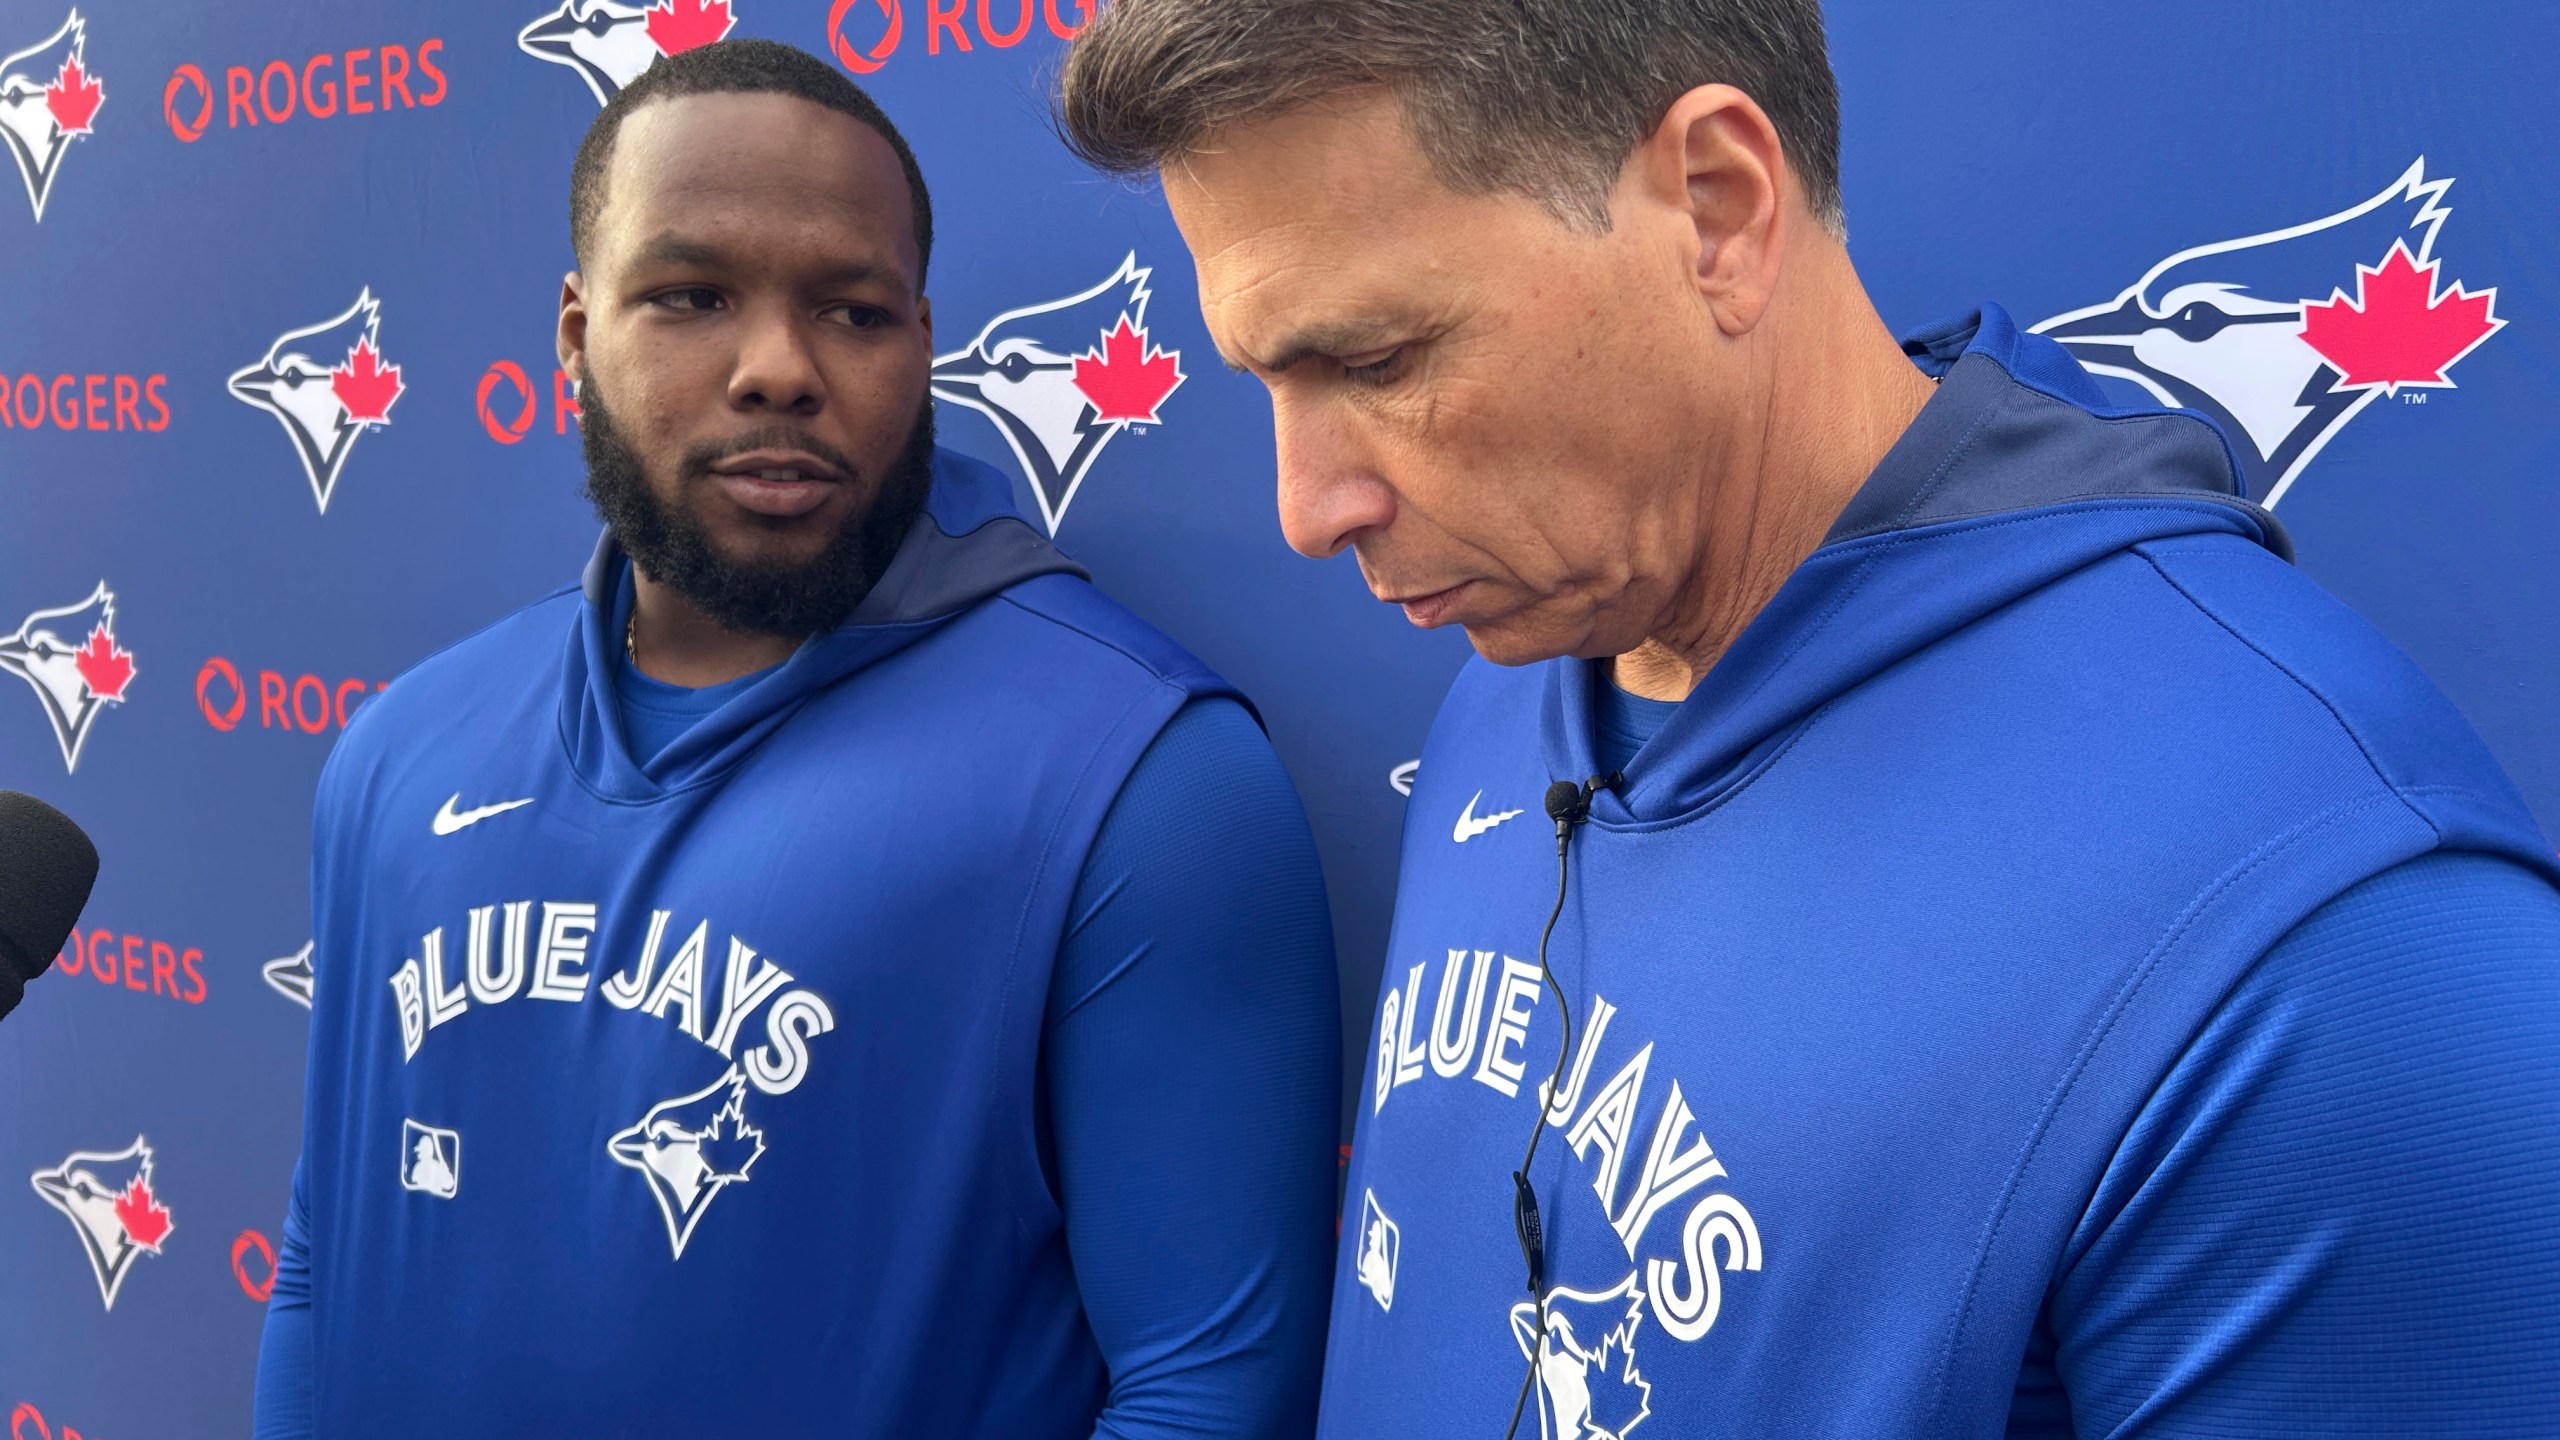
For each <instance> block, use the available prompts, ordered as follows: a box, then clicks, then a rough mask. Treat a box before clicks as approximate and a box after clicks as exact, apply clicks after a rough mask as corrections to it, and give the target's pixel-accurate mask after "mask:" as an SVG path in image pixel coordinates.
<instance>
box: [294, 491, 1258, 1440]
mask: <svg viewBox="0 0 2560 1440" xmlns="http://www.w3.org/2000/svg"><path fill="white" fill-rule="evenodd" d="M626 572H627V565H626V564H625V563H624V562H622V561H621V559H620V557H619V555H618V554H617V553H616V552H614V551H613V550H612V549H611V548H610V547H607V548H606V549H604V550H602V551H600V552H599V556H598V563H597V564H596V565H594V566H592V567H591V568H590V572H589V576H588V584H587V587H586V593H585V594H584V595H583V596H581V595H579V594H577V593H565V594H562V595H559V596H556V597H553V598H552V599H550V600H546V601H544V602H541V603H539V604H536V605H534V606H531V607H529V608H527V609H526V610H524V611H521V612H519V613H518V614H516V615H514V616H512V617H510V618H509V619H507V620H505V621H502V622H500V623H499V624H498V625H496V626H494V627H492V628H491V629H489V630H487V631H484V632H482V633H481V634H480V635H478V636H475V637H473V638H472V639H470V640H467V641H465V642H463V643H462V644H460V645H457V646H455V647H454V648H452V649H450V650H448V651H446V652H444V653H443V654H441V655H438V656H436V657H434V658H432V659H430V660H428V661H427V662H425V663H424V664H422V665H420V666H419V667H418V668H417V669H415V670H413V671H412V672H410V673H409V674H408V675H406V676H404V677H403V678H402V679H401V680H400V681H399V682H398V683H396V684H394V685H393V686H391V687H390V689H389V690H388V691H387V692H386V693H385V694H384V695H383V696H382V697H381V698H380V699H378V700H377V701H375V702H374V704H373V705H371V706H368V707H367V710H366V713H365V714H364V716H363V717H361V718H360V720H359V721H358V723H357V724H355V725H354V726H352V727H350V729H349V731H348V733H347V735H346V737H345V739H344V740H343V741H342V743H341V744H340V746H339V747H338V750H337V752H336V754H335V755H334V756H333V757H332V760H331V762H330V765H329V768H328V770H327V772H326V774H325V776H324V778H323V781H322V786H321V793H320V797H319V802H318V805H317V807H316V821H315V834H314V860H313V871H314V882H313V883H314V892H315V912H316V913H315V926H316V932H317V933H316V936H315V941H316V943H315V948H314V954H315V957H316V962H317V963H316V967H315V968H316V970H317V975H318V983H317V985H316V987H315V992H314V997H313V1001H314V1013H313V1027H312V1046H311V1062H310V1065H311V1076H312V1080H311V1084H310V1086H309V1092H308V1098H307V1111H306V1125H305V1136H304V1158H303V1174H302V1182H303V1185H304V1189H305V1195H306V1200H307V1210H308V1223H309V1226H310V1233H311V1246H310V1249H311V1255H312V1265H311V1274H310V1289H311V1301H310V1303H311V1310H312V1313H313V1315H314V1317H315V1320H316V1323H315V1324H314V1325H313V1326H312V1327H311V1334H312V1344H313V1346H314V1350H315V1354H314V1357H313V1364H312V1367H311V1368H312V1373H313V1375H314V1377H315V1385H314V1391H313V1402H312V1414H313V1416H314V1419H315V1422H316V1424H315V1429H316V1432H317V1433H320V1434H340V1433H347V1434H355V1433H363V1434H372V1435H393V1434H428V1433H434V1434H450V1433H466V1434H501V1433H503V1434H580V1435H607V1434H615V1435H619V1434H633V1435H638V1434H650V1435H655V1434H667V1433H675V1432H679V1431H693V1430H701V1431H704V1432H706V1433H707V1432H709V1431H712V1430H723V1431H725V1430H729V1429H734V1428H736V1427H738V1426H740V1425H746V1426H749V1427H751V1428H755V1429H758V1430H760V1431H764V1432H768V1433H818V1432H819V1431H821V1430H823V1431H824V1432H825V1433H830V1434H847V1435H877V1436H888V1435H910V1434H936V1435H962V1434H989V1435H994V1434H1001V1435H1006V1436H1057V1437H1068V1436H1074V1437H1081V1436H1083V1435H1085V1434H1087V1433H1088V1432H1089V1431H1090V1429H1091V1427H1092V1425H1093V1423H1094V1406H1095V1404H1096V1403H1097V1402H1098V1399H1099V1397H1100V1396H1101V1394H1102V1392H1103V1386H1104V1384H1105V1380H1106V1377H1105V1376H1104V1374H1103V1370H1102V1362H1101V1356H1100V1354H1099V1353H1098V1351H1097V1349H1096V1344H1095V1340H1094V1338H1093V1336H1092V1334H1091V1333H1090V1332H1089V1330H1088V1328H1087V1323H1086V1317H1085V1315H1084V1313H1083V1311H1082V1309H1081V1307H1080V1304H1079V1298H1078V1290H1077V1284H1076V1276H1075V1274H1074V1273H1073V1270H1072V1268H1071V1266H1070V1259H1069V1256H1068V1254H1067V1252H1066V1249H1065V1246H1064V1244H1063V1242H1062V1239H1061V1217H1060V1214H1059V1211H1058V1206H1057V1202H1056V1201H1055V1199H1054V1198H1053V1195H1052V1191H1051V1188H1050V1186H1049V1185H1048V1183H1047V1182H1046V1180H1045V1179H1044V1173H1043V1157H1042V1153H1041V1145H1042V1140H1043V1132H1042V1129H1041V1119H1040V1117H1039V1116H1038V1115H1037V1114H1036V1113H1035V1108H1036V1106H1035V1100H1034V1096H1035V1093H1036V1090H1037V1086H1036V1084H1035V1073H1036V1070H1037V1067H1038V1064H1039V1059H1040V1055H1039V1050H1040V1042H1041V1036H1042V1025H1043V1021H1044V1014H1045V1011H1046V1009H1047V1002H1048V1000H1049V986H1050V967H1051V964H1052V960H1053V957H1054V956H1055V954H1056V953H1057V951H1058V948H1059V945H1060V941H1061V936H1062V933H1063V932H1064V931H1065V930H1066V928H1067V927H1068V925H1069V924H1070V916H1069V914H1068V909H1069V901H1070V896H1071V894H1072V893H1073V891H1074V888H1075V886H1076V883H1077V880H1078V875H1079V870H1080V867H1081V866H1082V865H1083V863H1084V861H1085V859H1086V854H1087V851H1088V849H1089V848H1090V847H1091V846H1092V844H1093V842H1094V838H1095V836H1096V833H1097V831H1098V829H1099V828H1100V827H1101V825H1102V821H1103V818H1104V815H1105V813H1106V811H1107V810H1108V808H1109V807H1110V805H1111V804H1112V802H1113V799H1114V797H1115V796H1116V795H1117V794H1118V793H1119V792H1120V790H1121V788H1122V782H1123V780H1124V778H1125V777H1126V776H1127V775H1128V774H1129V773H1130V772H1131V770H1132V767H1133V766H1135V765H1136V763H1137V762H1138V760H1139V758H1140V756H1141V754H1142V753H1143V752H1145V751H1146V750H1147V748H1148V746H1149V744H1150V742H1151V741H1152V740H1154V739H1155V737H1156V736H1157V735H1158V733H1159V732H1160V731H1161V730H1162V729H1163V728H1164V727H1165V726H1166V724H1167V723H1168V721H1169V719H1171V717H1173V716H1174V715H1175V714H1176V713H1177V712H1178V711H1180V710H1181V709H1182V708H1183V707H1184V706H1185V705H1186V704H1187V703H1189V702H1191V701H1193V700H1195V699H1198V698H1200V697H1204V696H1217V695H1230V694H1232V692H1231V691H1229V690H1228V689H1227V688H1226V687H1225V686H1224V685H1223V684H1222V682H1220V681H1219V680H1218V679H1217V678H1216V677H1215V676H1214V675H1212V674H1210V673H1209V672H1208V671H1207V670H1205V669H1204V668H1203V667H1202V666H1200V664H1199V663H1198V662H1197V661H1195V660H1193V659H1191V658H1190V657H1189V656H1187V655H1185V654H1183V653H1182V652H1181V651H1180V650H1179V649H1177V648H1176V647H1175V646H1173V645H1172V644H1171V642H1169V641H1167V640H1165V639H1164V638H1163V637H1161V636H1160V635H1158V634H1156V633H1155V632H1154V631H1152V630H1150V629H1149V628H1147V627H1146V626H1144V625H1143V624H1141V623H1140V622H1138V621H1136V620H1135V619H1134V618H1132V617H1130V616H1129V615H1128V614H1127V613H1126V612H1124V611H1122V610H1120V609H1119V608H1118V607H1116V606H1114V605H1112V604H1111V603H1110V602H1109V601H1107V600H1105V599H1103V598H1102V597H1101V596H1100V595H1099V593H1097V592H1096V591H1095V590H1094V589H1093V588H1092V587H1091V586H1090V585H1089V584H1088V583H1087V582H1086V581H1084V579H1083V578H1082V577H1081V576H1080V575H1079V574H1077V573H1074V571H1073V567H1072V566H1071V565H1069V563H1068V562H1066V561H1065V560H1064V559H1063V558H1062V557H1060V556H1059V555H1058V554H1057V552H1056V551H1054V550H1053V549H1051V548H1050V547H1049V546H1048V544H1047V542H1046V541H1044V540H1041V539H1040V538H1039V537H1038V536H1037V535H1036V534H1035V533H1034V532H1032V531H1031V530H1030V529H1029V527H1027V526H1026V525H1024V524H1023V523H1022V522H1021V521H1020V520H1019V519H1018V518H1015V517H1014V516H1013V515H1012V513H1011V511H1010V507H1009V503H1008V497H1007V491H1006V484H1005V481H1004V480H1003V478H1002V477H1001V476H999V475H997V474H996V473H995V472H994V471H992V470H990V469H988V468H987V467H985V466H981V465H978V464H976V463H975V462H971V461H967V460H964V459H961V458H960V457H957V456H954V455H950V454H948V453H947V452H945V453H940V454H938V455H937V458H936V469H935V480H934V487H933V491H932V495H931V498H930V501H929V508H928V513H927V515H926V516H925V517H923V518H922V519H920V520H919V522H918V523H917V525H916V527H915V529H914V530H913V531H912V532H911V533H910V536H909V538H908V540H907V542H906V543H905V545H904V546H903V548H902V549H901V550H900V551H899V553H898V555H897V557H896V559H895V560H894V562H893V563H892V564H891V566H890V567H889V568H888V570H887V572H886V573H885V575H884V576H883V579H882V581H881V583H880V585H879V586H878V587H877V588H876V589H875V590H874V591H873V592H872V593H871V595H870V596H869V597H868V598H867V599H866V600H865V601H864V602H863V604H862V606H861V607H860V608H859V609H858V610H857V611H856V613H855V615H854V616H853V617H852V618H851V619H850V620H849V621H848V622H847V623H846V624H845V625H843V626H842V627H839V628H838V629H837V630H835V631H833V632H830V633H829V634H827V635H824V636H821V637H818V638H816V639H813V640H811V641H810V642H808V643H806V644H804V645H803V646H802V647H801V648H800V649H799V650H798V651H797V652H796V653H795V654H794V655H793V657H792V658H791V659H790V660H789V661H787V662H786V663H784V664H783V665H782V666H780V667H778V668H777V669H775V670H774V671H772V672H769V673H768V674H767V675H765V676H764V677H763V678H762V679H760V680H758V681H757V682H756V683H754V684H752V685H750V686H748V687H746V688H745V689H744V690H743V691H742V692H741V693H739V694H738V695H736V696H735V697H734V698H731V699H730V700H729V701H728V702H727V703H726V704H725V705H723V706H722V708H720V709H719V710H718V711H716V712H714V713H713V714H712V715H711V716H710V717H708V718H707V719H705V720H703V721H701V722H700V723H698V724H697V725H696V726H695V727H694V728H693V729H692V730H690V731H688V732H687V733H686V734H685V735H684V736H683V737H682V738H680V739H677V740H676V741H674V742H673V743H672V744H670V745H668V746H667V747H666V749H665V750H664V751H662V752H661V753H660V754H659V755H658V756H657V757H656V758H655V759H653V760H651V761H649V762H648V763H647V764H646V765H645V766H642V765H636V764H635V763H634V762H633V761H632V759H631V758H630V752H629V749H628V747H627V746H626V745H625V744H624V743H623V738H624V737H623V736H622V733H621V727H622V723H623V722H622V717H621V714H620V712H619V707H618V706H617V705H616V703H615V701H614V698H613V692H612V690H611V688H610V686H609V685H608V684H606V683H604V680H603V677H605V676H606V675H607V674H608V673H609V672H610V670H611V669H612V666H613V663H614V659H615V652H616V650H617V649H618V647H619V645H620V643H621V637H620V629H619V626H618V624H617V623H616V621H617V619H618V615H619V612H618V610H617V608H616V596H617V591H618V590H623V589H626V588H627V580H626V579H625V578H624V577H625V575H626ZM430 822H432V824H431V823H430ZM1150 1158H1152V1159H1154V1160H1158V1161H1161V1160H1162V1159H1163V1157H1143V1156H1133V1157H1132V1161H1133V1163H1144V1162H1146V1161H1147V1160H1149V1159H1150Z"/></svg>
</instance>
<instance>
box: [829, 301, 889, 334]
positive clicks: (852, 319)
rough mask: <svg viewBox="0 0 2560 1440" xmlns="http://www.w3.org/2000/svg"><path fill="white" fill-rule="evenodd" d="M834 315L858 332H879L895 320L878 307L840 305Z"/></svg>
mask: <svg viewBox="0 0 2560 1440" xmlns="http://www.w3.org/2000/svg"><path fill="white" fill-rule="evenodd" d="M833 313H834V314H835V316H836V317H837V318H838V319H840V320H842V321H843V322H844V323H845V324H847V325H850V326H852V327H853V328H854V329H856V330H878V329H880V328H882V327H883V326H886V325H888V324H890V323H892V322H893V320H894V319H895V317H893V316H892V315H890V313H889V312H888V311H886V310H883V309H881V308H880V307H879V306H877V305H838V306H836V307H835V309H834V311H833Z"/></svg>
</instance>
